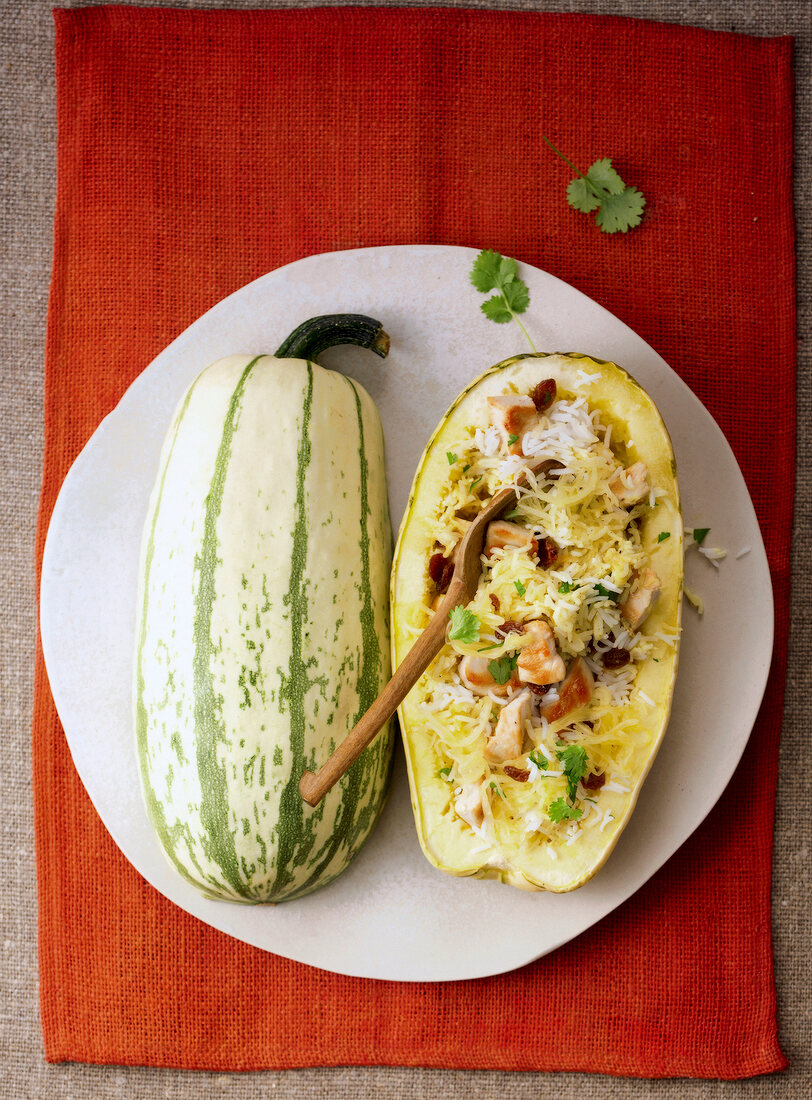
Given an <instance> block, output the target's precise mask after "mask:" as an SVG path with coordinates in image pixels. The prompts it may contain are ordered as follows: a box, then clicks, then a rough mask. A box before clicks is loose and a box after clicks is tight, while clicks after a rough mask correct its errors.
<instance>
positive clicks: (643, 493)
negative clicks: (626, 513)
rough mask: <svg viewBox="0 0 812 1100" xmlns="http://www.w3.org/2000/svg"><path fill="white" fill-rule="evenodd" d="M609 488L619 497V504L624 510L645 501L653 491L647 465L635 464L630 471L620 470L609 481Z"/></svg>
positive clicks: (642, 463)
mask: <svg viewBox="0 0 812 1100" xmlns="http://www.w3.org/2000/svg"><path fill="white" fill-rule="evenodd" d="M609 488H610V489H611V490H612V492H613V493H614V494H615V496H616V497H617V501H618V504H621V505H622V506H623V507H624V508H629V507H631V505H632V504H639V503H640V501H641V500H645V499H646V497H647V496H648V495H649V492H650V491H651V490H650V489H649V483H648V470H647V469H646V465H645V463H644V462H635V463H634V464H633V465H632V466H629V468H628V470H618V471H617V473H615V474H613V476H612V477H611V478H610V479H609Z"/></svg>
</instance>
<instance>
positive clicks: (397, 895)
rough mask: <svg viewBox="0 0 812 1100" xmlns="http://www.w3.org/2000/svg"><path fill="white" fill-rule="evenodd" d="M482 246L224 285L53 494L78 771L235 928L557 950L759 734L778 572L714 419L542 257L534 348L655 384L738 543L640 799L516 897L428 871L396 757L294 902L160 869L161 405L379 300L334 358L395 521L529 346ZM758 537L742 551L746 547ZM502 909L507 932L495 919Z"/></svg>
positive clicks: (411, 944)
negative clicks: (583, 879) (475, 395)
mask: <svg viewBox="0 0 812 1100" xmlns="http://www.w3.org/2000/svg"><path fill="white" fill-rule="evenodd" d="M475 255H476V253H475V252H474V251H473V250H471V249H466V248H446V247H443V246H405V247H392V248H388V247H385V248H370V249H359V250H357V251H351V252H336V253H330V254H327V255H320V256H310V257H308V258H307V259H304V260H299V261H298V262H297V263H293V264H290V265H289V266H288V267H284V268H281V269H280V270H278V271H273V272H271V273H270V274H269V275H265V276H263V278H261V279H257V281H256V282H254V283H251V284H250V285H249V286H246V287H243V288H242V289H241V290H239V291H237V292H236V293H235V294H232V295H231V297H229V298H226V299H225V301H223V302H220V303H219V305H216V306H215V307H214V308H213V309H211V310H210V311H209V312H208V313H206V314H205V315H204V316H203V317H201V318H200V319H199V320H198V321H196V322H195V323H194V324H193V325H192V326H191V327H190V328H188V329H187V330H186V332H184V333H183V334H182V335H181V336H179V337H178V339H177V340H175V341H174V343H172V344H171V345H170V346H169V347H168V348H167V349H166V351H164V352H163V353H162V354H161V355H159V356H158V358H157V359H156V360H155V361H154V362H153V363H151V364H150V366H149V367H147V369H146V370H145V371H144V372H143V373H142V374H141V375H140V377H139V378H138V379H137V380H136V381H135V382H134V383H133V385H132V386H131V387H130V389H129V390H128V391H127V392H126V393H125V395H124V397H123V398H122V400H121V402H120V404H119V405H118V406H117V408H116V409H114V410H113V412H112V413H111V414H110V415H109V416H108V417H106V418H105V420H104V421H103V422H102V423H101V425H100V426H99V428H98V430H97V431H96V433H95V434H94V435H93V437H92V439H91V440H90V442H89V443H88V444H87V446H86V447H85V449H84V450H83V451H82V453H81V454H80V455H79V457H78V459H77V460H76V462H75V463H74V465H73V467H72V469H71V471H70V473H69V474H68V476H67V478H66V480H65V484H64V485H63V487H62V491H61V492H60V494H59V499H58V500H57V503H56V507H55V509H54V513H53V518H52V520H51V526H50V530H49V532H48V540H47V543H46V547H45V558H44V562H43V571H42V590H41V625H42V643H43V649H44V652H45V660H46V663H47V667H48V675H49V677H50V682H51V689H52V691H53V695H54V699H55V701H56V706H57V710H58V711H59V716H60V719H61V720H62V724H63V726H64V728H65V733H66V736H67V739H68V743H69V745H70V749H71V752H72V754H73V759H74V762H75V764H76V768H77V770H78V772H79V775H80V776H81V778H82V781H83V783H84V785H85V787H86V788H87V791H88V794H89V795H90V798H91V799H92V801H93V804H94V805H95V807H96V809H97V810H98V812H99V815H100V816H101V818H102V821H103V822H104V824H105V825H106V826H107V828H108V829H109V831H110V833H111V834H112V836H113V839H114V840H115V842H116V844H118V846H119V848H120V849H121V851H122V852H123V853H124V855H125V856H126V857H127V859H128V860H129V861H130V862H131V863H132V864H133V865H134V866H135V867H136V868H137V870H138V871H140V873H141V874H142V875H144V877H145V878H146V879H148V881H149V882H151V883H152V885H153V886H155V887H156V888H157V889H158V890H160V891H161V893H162V894H164V895H166V897H168V898H170V899H171V900H172V901H174V902H175V903H176V904H177V905H180V906H181V907H182V908H183V909H186V910H187V911H188V912H190V913H193V914H194V915H195V916H197V917H199V918H200V919H201V920H203V921H206V922H207V923H208V924H211V925H213V926H214V927H215V928H219V929H221V930H222V931H224V932H227V933H228V934H229V935H231V936H235V937H237V938H238V939H240V940H244V941H245V942H247V943H251V944H254V945H256V946H257V947H261V948H264V949H265V950H268V951H273V952H276V953H277V954H279V955H285V956H287V957H288V958H291V959H296V960H298V961H300V962H305V963H309V964H310V965H312V966H318V967H323V968H325V969H327V970H333V971H336V972H338V973H342V974H353V975H358V976H362V977H372V978H386V979H397V980H405V981H424V980H428V981H442V980H452V979H460V978H475V977H481V976H483V975H487V974H494V973H499V972H502V971H505V970H510V969H512V968H513V967H517V966H520V965H522V964H523V963H527V962H529V961H530V960H532V959H534V958H537V957H538V956H539V955H543V954H545V953H546V952H548V951H552V950H553V949H554V948H555V947H558V946H559V945H560V944H562V943H565V942H566V941H567V940H570V939H572V938H573V937H574V936H577V935H578V934H579V933H580V932H583V931H584V929H586V928H589V927H590V925H592V924H594V923H595V922H596V921H598V920H600V918H601V917H603V916H604V915H605V914H606V913H608V912H610V911H611V910H612V909H614V908H615V906H617V905H619V904H620V903H621V902H622V901H624V900H625V899H626V898H628V897H629V895H630V894H632V893H634V891H635V890H637V889H638V887H639V886H640V885H641V884H642V883H643V882H645V881H646V879H647V878H649V876H650V875H652V874H653V873H654V872H655V871H656V870H657V869H658V868H659V867H660V866H662V864H663V863H664V862H665V861H666V860H667V859H668V857H669V856H670V855H671V854H672V853H673V852H674V851H675V850H676V849H677V848H678V847H679V846H680V844H682V843H683V841H684V840H685V839H686V838H687V837H688V836H689V835H690V833H691V832H692V831H693V830H694V829H695V828H696V826H697V825H698V824H699V823H700V822H701V821H702V819H703V818H704V817H705V815H706V814H707V813H708V811H709V810H710V809H711V807H712V806H713V804H714V803H715V802H716V800H717V799H718V798H719V796H720V794H721V793H722V791H723V790H724V788H725V786H726V784H727V782H728V780H729V779H730V777H731V775H732V773H733V770H734V768H735V766H736V763H737V761H738V760H739V757H740V756H741V754H742V751H743V749H744V746H745V743H746V741H747V738H748V736H749V734H750V730H751V727H752V725H753V721H754V719H755V716H756V712H757V710H758V707H759V703H760V700H761V696H762V693H763V690H764V686H765V682H766V678H767V673H768V669H769V665H770V656H771V652H772V624H773V611H772V590H771V585H770V576H769V571H768V567H767V560H766V557H765V554H764V548H763V545H762V541H761V536H760V533H759V528H758V523H757V522H756V517H755V514H754V512H753V507H752V504H751V502H750V497H749V496H748V493H747V489H746V487H745V484H744V481H743V479H742V476H741V473H740V472H739V468H738V465H737V464H736V460H735V458H734V457H733V454H732V452H731V450H730V448H729V447H728V444H727V442H726V441H725V439H724V436H723V435H722V433H721V432H720V430H719V428H718V427H717V425H716V424H715V422H714V421H713V419H712V418H711V416H710V415H709V413H708V412H707V411H706V410H705V409H704V408H703V406H702V405H701V404H700V403H699V401H698V400H697V399H696V398H695V397H694V396H693V394H692V393H691V391H690V390H689V389H688V388H687V387H686V386H685V385H684V384H683V383H682V382H681V381H680V379H679V378H678V377H677V375H676V374H674V372H673V371H672V370H671V369H670V368H669V367H668V366H667V364H666V363H665V362H664V361H663V360H662V359H661V358H660V357H659V356H658V355H657V354H656V353H655V352H654V351H653V350H652V349H651V348H650V347H649V346H648V345H647V344H646V343H645V342H644V341H643V340H641V339H640V337H639V336H636V335H635V333H634V332H632V331H631V329H629V328H627V326H626V325H624V324H622V323H621V322H620V321H618V320H617V319H616V318H615V317H613V316H612V315H611V314H609V313H607V312H606V310H604V309H603V308H602V307H601V306H599V305H597V304H596V303H595V302H593V301H591V300H590V299H588V298H586V297H584V295H583V294H581V293H579V292H578V291H577V290H574V289H573V288H572V287H570V286H567V285H566V284H565V283H562V282H561V281H559V280H558V279H555V278H554V277H553V276H552V275H548V274H546V273H545V272H543V271H538V270H536V269H534V268H531V267H528V266H527V265H523V266H522V268H521V274H522V277H523V278H524V279H525V280H526V282H527V284H528V285H529V288H530V309H529V311H528V312H527V314H526V315H525V317H524V318H523V320H524V321H525V324H526V326H527V328H528V330H529V331H530V333H531V335H532V336H533V339H534V342H535V344H536V347H537V348H538V349H539V350H544V351H581V352H586V353H588V354H591V355H594V356H596V357H599V358H602V359H611V360H614V361H615V362H617V363H620V364H621V365H623V366H624V367H626V368H627V369H628V370H629V371H630V372H631V373H632V374H633V375H634V376H635V377H636V378H637V379H639V381H640V382H641V383H642V385H643V386H645V388H646V389H647V390H648V391H649V393H650V394H651V396H652V397H653V398H654V400H655V401H656V402H657V404H658V406H659V408H660V410H661V412H662V414H663V416H664V418H665V421H666V423H667V425H668V428H669V430H670V432H671V435H672V437H673V440H674V446H675V450H676V455H677V463H678V467H679V476H680V484H681V488H682V494H683V501H684V515H685V521H686V523H687V524H688V525H692V524H694V523H695V524H696V525H697V526H710V527H711V528H712V531H711V535H710V536H709V540H708V541H709V542H710V543H712V544H714V545H719V546H723V547H726V548H727V549H728V551H730V554H729V556H728V558H727V560H726V561H724V562H723V563H722V567H721V569H719V570H716V569H714V568H713V567H712V566H711V564H710V563H709V562H708V561H706V560H705V559H704V558H701V557H699V556H698V555H696V553H695V552H694V553H693V554H692V555H689V561H688V583H689V584H690V585H691V586H692V587H693V588H695V589H697V590H698V591H699V592H701V594H702V596H703V598H704V600H705V615H704V618H702V619H699V617H698V616H697V615H696V614H695V613H694V612H693V610H692V609H691V608H686V613H685V633H684V639H683V646H682V656H681V664H680V673H679V678H678V683H677V689H676V698H675V700H674V710H673V715H672V718H671V723H670V726H669V729H668V732H667V735H666V738H665V742H664V744H663V747H662V749H661V750H660V754H659V756H658V758H657V761H656V763H655V765H654V768H653V770H652V772H651V774H650V776H649V778H648V781H647V782H646V784H645V787H644V789H643V792H642V795H641V797H640V800H639V803H638V807H637V810H636V812H635V814H634V816H633V817H632V819H631V822H630V824H629V825H628V827H627V828H626V831H625V833H624V834H623V835H622V836H621V838H620V841H619V843H618V846H617V849H616V851H615V852H614V854H613V855H612V857H611V859H610V860H609V862H608V864H607V865H606V867H605V868H604V870H602V871H601V872H600V874H598V875H597V876H596V878H595V879H593V880H592V881H591V882H590V883H588V884H587V885H586V886H584V887H582V888H581V889H580V890H577V891H575V892H574V893H572V894H563V895H557V894H525V893H522V892H520V891H518V890H514V889H512V888H511V887H507V886H503V885H501V884H499V883H496V882H480V881H474V880H468V879H455V878H451V877H449V876H447V875H443V874H441V873H440V872H439V871H435V870H434V869H433V868H432V867H430V865H429V864H428V863H427V862H426V861H425V859H424V857H423V855H422V854H421V851H420V848H419V847H418V843H417V838H416V836H415V832H414V826H413V823H412V817H411V809H410V806H409V798H408V787H407V782H406V775H405V766H404V763H403V759H402V756H401V755H400V754H399V755H398V757H397V761H396V768H395V779H394V785H393V790H392V794H391V797H390V799H389V802H388V804H387V806H386V808H385V811H384V813H383V815H382V819H381V822H380V824H379V826H378V828H377V829H376V831H375V833H374V834H373V836H372V837H371V839H370V841H369V843H368V844H367V846H366V847H365V848H364V849H363V851H362V852H361V853H360V855H359V856H358V857H357V859H356V860H355V862H354V863H353V864H352V866H351V867H350V868H349V870H348V871H347V872H346V873H345V874H344V875H342V876H341V878H339V879H338V880H337V881H336V882H335V883H334V884H333V885H331V886H329V887H327V888H326V889H324V890H322V891H318V892H317V893H315V894H312V895H310V896H309V897H306V898H303V899H302V900H300V901H292V902H286V903H285V904H283V905H278V906H273V907H269V906H255V907H244V906H240V905H232V904H228V903H225V902H215V901H207V900H206V899H204V898H202V897H201V896H200V895H199V894H198V893H197V892H196V891H195V890H194V889H193V887H191V886H189V885H187V883H186V882H184V881H183V879H181V878H180V876H179V875H178V874H177V873H176V872H175V871H174V870H173V869H172V868H171V867H170V866H169V864H168V863H167V861H166V860H165V858H164V856H163V853H162V851H161V849H160V847H159V845H158V843H157V841H156V839H155V838H154V836H153V834H152V830H151V828H150V825H149V823H148V821H147V817H146V814H145V811H144V809H143V807H142V804H141V794H140V789H139V780H138V773H137V770H136V760H135V752H134V743H133V733H132V724H131V715H130V680H131V672H130V670H131V659H132V645H133V635H134V624H135V593H136V578H137V568H138V550H139V544H140V539H141V526H142V523H143V519H144V515H145V512H146V507H147V499H148V495H149V491H150V487H151V485H152V482H153V478H154V476H155V472H156V469H157V464H158V455H159V450H160V445H161V441H162V439H163V436H164V433H165V431H166V429H167V427H168V424H169V421H170V417H171V415H172V411H173V409H174V407H175V404H176V402H177V400H178V398H179V397H180V395H181V393H182V392H183V390H184V389H185V387H186V386H187V384H188V383H189V382H190V381H191V380H192V378H193V377H194V376H195V375H196V374H197V373H198V372H199V371H200V370H201V369H202V368H203V367H204V366H206V365H207V364H208V363H209V362H211V361H213V360H215V359H217V358H219V357H220V356H224V355H229V354H231V353H234V352H244V353H250V354H255V353H257V352H271V351H273V350H274V348H276V347H277V346H278V344H279V343H280V342H281V340H282V339H283V338H284V337H285V336H287V334H288V332H289V331H291V330H292V329H293V328H294V326H295V325H297V324H299V322H300V321H303V320H305V319H306V318H307V317H311V316H314V315H316V314H320V313H335V312H344V311H347V312H363V313H367V314H371V315H372V316H375V317H378V318H379V319H380V320H381V321H382V322H383V323H384V325H385V327H386V329H387V331H388V332H389V333H390V335H391V337H392V351H391V353H390V356H389V358H388V359H387V360H385V361H380V360H378V359H376V358H375V357H373V356H371V355H370V354H369V353H368V352H364V351H361V350H359V349H356V348H352V349H351V348H341V349H336V350H333V351H330V352H328V353H327V354H326V355H325V356H324V359H323V362H324V364H325V365H326V366H340V367H341V368H342V369H344V370H345V371H346V372H347V373H349V374H352V375H353V376H354V377H356V378H358V379H359V380H360V381H361V382H362V383H363V384H364V385H365V386H366V387H367V389H368V390H369V392H370V393H371V395H372V397H373V398H374V399H375V401H376V402H377V405H378V408H379V409H380V412H381V415H382V418H383V424H384V430H385V432H386V446H387V461H388V469H389V485H390V497H391V505H392V521H393V524H395V525H397V524H399V522H400V519H401V516H402V514H403V510H404V506H405V503H406V499H407V495H408V489H409V484H410V481H411V476H412V473H413V471H414V469H415V466H416V464H417V460H418V458H419V456H420V453H421V451H422V448H423V445H424V443H425V441H426V440H427V439H428V437H429V435H430V433H431V431H432V429H433V428H434V427H435V425H436V423H437V421H438V420H439V418H440V416H441V415H442V413H443V412H444V410H445V409H446V407H447V406H448V405H449V404H450V402H451V401H452V399H453V398H454V397H455V396H456V395H457V393H458V392H459V391H460V390H461V389H462V388H463V386H464V385H465V384H466V383H467V382H468V381H469V380H470V379H471V378H472V377H474V376H475V375H476V374H478V373H479V372H480V371H482V370H484V369H485V368H486V367H488V366H490V365H491V364H492V363H495V362H497V361H498V360H500V359H504V358H506V357H507V356H508V355H512V354H514V353H516V352H520V351H524V350H527V348H526V344H525V342H524V338H523V337H522V334H521V333H520V331H519V330H518V328H517V327H516V326H515V325H494V324H493V323H491V322H489V321H487V320H486V319H485V318H484V316H483V315H482V314H481V313H480V311H479V303H480V301H481V300H482V298H481V296H480V295H479V294H477V293H476V292H475V291H474V289H473V288H472V287H471V285H470V282H469V278H468V275H469V271H470V269H471V264H472V261H473V259H474V257H475ZM746 546H749V547H750V548H751V549H750V553H749V554H747V555H746V556H744V557H742V558H740V559H738V560H736V558H735V555H736V553H737V551H739V550H740V549H742V548H744V547H746ZM496 929H507V930H509V932H508V934H507V935H503V936H497V935H494V931H495V930H496Z"/></svg>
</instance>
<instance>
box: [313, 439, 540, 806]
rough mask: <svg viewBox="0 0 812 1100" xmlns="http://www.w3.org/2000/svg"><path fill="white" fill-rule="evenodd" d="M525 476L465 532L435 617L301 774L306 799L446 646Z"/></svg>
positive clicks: (357, 751) (363, 743) (316, 794)
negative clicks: (324, 754)
mask: <svg viewBox="0 0 812 1100" xmlns="http://www.w3.org/2000/svg"><path fill="white" fill-rule="evenodd" d="M556 465H560V464H559V463H554V462H551V461H550V460H549V459H546V460H538V461H537V462H533V463H530V464H529V465H528V467H527V468H528V469H529V470H532V471H533V473H541V472H549V470H550V469H551V467H553V466H556ZM523 482H524V474H522V475H521V476H520V477H519V478H518V479H517V481H516V485H515V486H513V487H508V488H506V489H502V490H501V492H499V493H497V494H496V496H495V497H494V498H493V500H491V501H490V503H489V504H487V505H486V506H485V507H484V508H483V509H482V511H481V512H480V513H479V515H478V516H477V517H476V519H475V520H474V522H473V523H472V524H471V526H470V527H469V528H468V530H467V531H466V532H465V535H464V536H463V538H462V541H461V542H460V544H459V546H458V547H457V549H456V552H455V559H456V564H455V565H454V572H453V573H452V575H451V582H450V584H449V586H448V591H447V592H446V594H445V597H444V599H443V601H442V603H441V604H440V606H439V607H438V608H437V610H436V611H435V613H434V616H433V618H432V620H431V622H430V623H429V625H428V626H427V627H426V629H425V630H424V631H423V633H422V634H421V635H420V637H419V638H418V639H417V641H416V642H415V643H414V645H413V646H412V648H411V649H410V650H409V652H408V653H407V654H406V656H405V658H404V659H403V661H402V662H401V664H400V666H399V667H398V669H397V671H396V672H395V675H394V676H393V677H392V679H391V680H390V681H389V683H388V684H387V685H386V687H385V688H384V689H383V691H382V692H381V694H380V695H379V696H378V698H377V699H376V700H375V702H374V703H373V704H372V706H371V707H370V708H369V710H368V711H367V712H366V714H365V715H364V716H363V717H362V718H361V720H360V721H359V722H358V723H357V724H356V725H355V726H354V727H353V728H352V729H351V730H350V732H349V733H348V734H347V736H346V737H345V738H344V740H343V741H342V742H341V744H340V745H338V746H337V747H336V749H335V751H334V752H333V754H332V756H331V757H330V758H329V760H327V762H326V763H324V764H322V766H321V767H320V768H319V770H318V771H317V772H316V773H315V774H314V773H313V772H305V773H304V774H303V775H302V778H301V779H300V780H299V792H300V794H301V796H302V798H303V799H304V800H305V802H309V803H310V805H311V806H317V805H318V804H319V802H321V800H322V798H324V796H325V795H326V794H327V792H328V791H329V790H330V789H331V787H333V785H334V784H335V783H337V782H338V780H339V779H340V778H341V776H342V775H343V774H344V773H345V772H346V771H347V769H348V768H349V767H350V765H351V764H353V763H354V762H355V761H356V760H357V759H358V757H359V756H360V755H361V753H362V752H363V751H364V749H365V748H366V747H367V745H368V744H369V743H370V741H372V739H373V738H374V737H375V735H376V734H377V733H378V731H379V730H380V728H381V726H382V725H383V724H384V722H386V721H387V719H389V718H391V717H392V715H393V714H394V713H395V711H396V710H397V709H398V707H399V706H400V704H401V703H402V702H403V700H404V699H405V698H406V696H407V695H408V694H409V692H410V691H411V689H412V688H413V687H414V685H415V684H416V683H417V681H418V680H419V679H420V677H421V676H422V675H423V673H424V672H425V671H426V669H427V668H428V666H429V665H430V664H431V662H432V661H433V660H434V658H435V657H436V656H437V654H438V653H439V652H440V650H441V649H442V648H443V646H444V645H445V641H446V629H447V627H448V617H449V615H450V614H451V612H452V611H453V609H454V608H455V607H460V606H461V605H463V604H466V603H469V602H470V601H471V600H472V599H473V597H474V594H475V593H476V590H477V586H478V584H479V578H480V575H481V573H482V562H481V561H480V555H481V554H482V545H483V543H484V541H485V528H486V527H487V526H488V524H489V523H490V522H491V520H493V519H496V517H497V516H498V515H499V513H500V512H502V511H503V510H504V509H505V508H506V507H507V506H508V505H510V504H515V503H516V500H517V494H516V488H518V487H520V486H521V485H522V484H523Z"/></svg>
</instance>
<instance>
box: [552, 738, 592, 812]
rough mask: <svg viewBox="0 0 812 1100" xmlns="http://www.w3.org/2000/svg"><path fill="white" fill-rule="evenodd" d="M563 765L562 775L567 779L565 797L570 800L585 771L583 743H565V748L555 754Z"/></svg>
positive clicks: (585, 757)
mask: <svg viewBox="0 0 812 1100" xmlns="http://www.w3.org/2000/svg"><path fill="white" fill-rule="evenodd" d="M555 755H556V756H557V757H558V759H559V760H560V761H561V763H562V764H563V765H564V776H565V778H566V780H567V798H569V800H570V802H572V800H573V799H574V798H575V793H576V791H577V790H578V784H579V782H580V781H581V780H582V779H583V777H584V776H585V775H586V773H587V755H586V749H585V748H584V747H583V745H567V747H566V748H565V749H562V750H561V751H560V752H557V753H556V754H555Z"/></svg>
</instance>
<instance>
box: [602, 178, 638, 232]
mask: <svg viewBox="0 0 812 1100" xmlns="http://www.w3.org/2000/svg"><path fill="white" fill-rule="evenodd" d="M645 205H646V200H645V199H644V198H643V196H642V194H641V193H640V192H639V191H638V190H637V188H636V187H627V188H626V190H625V191H623V192H622V193H621V194H620V195H607V196H606V198H605V199H603V201H602V202H601V208H600V210H599V211H598V213H597V214H596V215H595V224H596V225H599V226H600V227H601V229H602V230H603V231H604V233H625V232H626V231H627V230H628V229H634V227H635V226H636V225H639V224H640V219H641V218H642V217H643V208H644V206H645Z"/></svg>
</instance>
